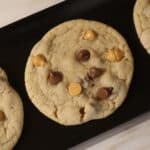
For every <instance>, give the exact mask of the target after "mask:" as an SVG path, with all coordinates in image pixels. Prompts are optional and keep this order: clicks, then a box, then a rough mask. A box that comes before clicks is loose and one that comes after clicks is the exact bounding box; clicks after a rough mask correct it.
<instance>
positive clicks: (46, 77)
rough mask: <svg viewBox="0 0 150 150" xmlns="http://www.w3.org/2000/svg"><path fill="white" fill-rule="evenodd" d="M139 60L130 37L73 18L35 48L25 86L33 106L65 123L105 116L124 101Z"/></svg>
mask: <svg viewBox="0 0 150 150" xmlns="http://www.w3.org/2000/svg"><path fill="white" fill-rule="evenodd" d="M132 74H133V58H132V55H131V52H130V49H129V47H128V45H127V43H126V41H125V40H124V38H123V37H122V36H121V35H120V34H119V33H118V32H117V31H115V30H114V29H113V28H111V27H109V26H107V25H105V24H103V23H100V22H96V21H88V20H81V19H79V20H72V21H68V22H65V23H62V24H60V25H58V26H57V27H55V28H53V29H52V30H50V31H49V32H48V33H47V34H46V35H45V36H44V37H43V38H42V39H41V40H40V41H39V42H38V43H37V44H36V45H35V46H34V47H33V49H32V51H31V54H30V56H29V58H28V61H27V65H26V70H25V84H26V89H27V92H28V95H29V97H30V98H31V101H32V102H33V104H34V105H35V106H36V107H37V108H38V109H39V110H40V111H41V112H42V113H43V114H45V115H46V116H47V117H49V118H51V119H52V120H55V121H56V122H59V123H60V124H64V125H76V124H81V123H85V122H87V121H89V120H93V119H100V118H105V117H107V116H109V115H110V114H112V113H113V112H114V111H115V110H116V109H117V108H118V107H119V106H120V105H121V104H122V102H123V101H124V99H125V97H126V95H127V92H128V89H129V85H130V82H131V78H132Z"/></svg>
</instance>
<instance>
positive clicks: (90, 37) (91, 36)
mask: <svg viewBox="0 0 150 150" xmlns="http://www.w3.org/2000/svg"><path fill="white" fill-rule="evenodd" d="M96 37H97V33H96V32H95V31H93V30H87V31H86V32H85V33H84V34H83V39H84V40H89V41H93V40H95V39H96Z"/></svg>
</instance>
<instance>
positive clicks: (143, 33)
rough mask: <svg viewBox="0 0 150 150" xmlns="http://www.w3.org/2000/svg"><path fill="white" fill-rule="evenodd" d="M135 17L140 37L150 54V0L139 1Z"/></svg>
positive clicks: (135, 8) (135, 9) (135, 7)
mask: <svg viewBox="0 0 150 150" xmlns="http://www.w3.org/2000/svg"><path fill="white" fill-rule="evenodd" d="M133 17H134V23H135V28H136V31H137V34H138V37H139V39H140V41H141V43H142V44H143V46H144V48H145V49H146V50H147V52H148V53H149V54H150V0H137V1H136V4H135V6H134V13H133Z"/></svg>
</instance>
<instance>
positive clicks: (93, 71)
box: [88, 67, 104, 79]
mask: <svg viewBox="0 0 150 150" xmlns="http://www.w3.org/2000/svg"><path fill="white" fill-rule="evenodd" d="M103 73H104V69H101V68H97V67H91V68H90V70H89V72H88V76H89V77H90V78H91V79H95V78H97V77H99V76H101V75H102V74H103Z"/></svg>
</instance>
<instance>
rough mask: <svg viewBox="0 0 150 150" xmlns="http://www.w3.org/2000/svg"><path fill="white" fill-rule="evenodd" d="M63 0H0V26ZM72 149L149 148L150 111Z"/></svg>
mask: <svg viewBox="0 0 150 150" xmlns="http://www.w3.org/2000/svg"><path fill="white" fill-rule="evenodd" d="M61 1H64V0H0V28H1V27H4V26H6V25H8V24H10V23H12V22H15V21H17V20H19V19H22V18H24V17H27V16H29V15H31V14H33V13H36V12H39V11H41V10H43V9H45V8H48V7H50V6H52V5H54V4H56V3H59V2H61ZM72 149H73V150H100V149H101V150H150V113H146V114H143V115H142V116H140V117H138V118H136V119H134V120H132V121H130V122H127V123H125V124H123V125H121V126H119V127H117V128H115V129H112V130H110V131H108V132H106V133H104V134H102V135H99V136H97V137H94V138H93V139H90V140H88V141H86V142H84V143H82V144H80V145H77V146H76V147H74V148H72Z"/></svg>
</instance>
